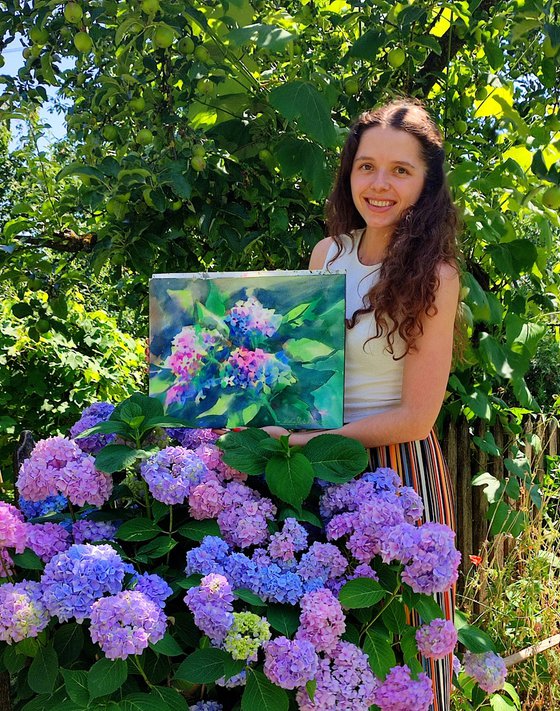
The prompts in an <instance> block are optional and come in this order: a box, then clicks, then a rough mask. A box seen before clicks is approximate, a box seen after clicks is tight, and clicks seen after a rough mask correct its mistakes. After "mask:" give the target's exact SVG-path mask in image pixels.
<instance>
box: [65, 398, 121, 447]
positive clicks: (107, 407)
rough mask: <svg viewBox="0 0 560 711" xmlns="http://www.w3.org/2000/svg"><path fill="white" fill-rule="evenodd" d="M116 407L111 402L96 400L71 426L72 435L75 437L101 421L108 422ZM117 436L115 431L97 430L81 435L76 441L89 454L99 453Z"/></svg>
mask: <svg viewBox="0 0 560 711" xmlns="http://www.w3.org/2000/svg"><path fill="white" fill-rule="evenodd" d="M114 409H115V406H114V405H111V403H110V402H94V403H93V405H90V406H89V407H86V409H85V410H84V411H83V412H82V415H81V417H80V419H79V420H78V421H77V422H76V424H75V425H72V427H71V428H70V437H72V438H73V439H75V438H76V437H77V436H78V435H79V434H81V433H82V432H85V430H89V429H90V427H94V426H95V425H98V424H99V423H100V422H106V421H107V420H108V419H109V417H110V415H111V413H112V412H113V410H114ZM115 436H116V435H115V434H113V433H109V434H103V433H101V432H97V433H96V434H91V435H88V436H87V437H80V438H78V439H76V442H77V444H78V446H79V447H80V449H81V450H82V451H84V452H87V453H88V454H97V452H99V450H100V449H102V448H103V447H104V446H105V445H106V444H110V443H111V442H113V441H114V439H115Z"/></svg>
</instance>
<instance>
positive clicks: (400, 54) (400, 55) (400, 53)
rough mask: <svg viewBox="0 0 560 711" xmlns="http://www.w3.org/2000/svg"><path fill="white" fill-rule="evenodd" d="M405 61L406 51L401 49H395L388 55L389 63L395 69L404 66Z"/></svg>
mask: <svg viewBox="0 0 560 711" xmlns="http://www.w3.org/2000/svg"><path fill="white" fill-rule="evenodd" d="M405 59H406V55H405V53H404V49H401V48H400V47H395V48H394V49H392V50H391V51H390V52H389V54H388V55H387V61H388V62H389V64H390V65H391V66H392V67H393V69H398V68H399V67H400V66H401V65H402V64H404V60H405Z"/></svg>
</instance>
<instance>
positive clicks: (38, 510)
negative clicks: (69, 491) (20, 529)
mask: <svg viewBox="0 0 560 711" xmlns="http://www.w3.org/2000/svg"><path fill="white" fill-rule="evenodd" d="M18 506H19V508H20V511H21V512H22V514H23V515H24V516H25V518H26V519H27V520H29V519H30V518H39V517H40V516H46V515H47V514H50V513H60V512H61V511H64V509H65V508H66V507H67V506H68V500H67V499H66V497H65V496H62V495H61V494H57V495H56V496H47V498H46V499H43V500H42V501H28V500H27V499H25V498H24V497H23V496H20V497H19V501H18Z"/></svg>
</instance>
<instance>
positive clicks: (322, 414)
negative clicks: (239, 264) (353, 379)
mask: <svg viewBox="0 0 560 711" xmlns="http://www.w3.org/2000/svg"><path fill="white" fill-rule="evenodd" d="M344 316H345V275H344V274H336V273H335V274H330V273H325V272H310V271H296V272H294V271H273V272H229V273H228V272H220V273H214V274H212V273H201V274H160V275H155V276H154V277H153V278H152V279H151V281H150V395H151V396H152V397H155V398H157V399H159V400H160V401H161V402H162V404H163V406H164V408H165V411H166V413H167V414H169V415H172V416H174V417H179V418H181V419H183V420H185V421H186V422H187V423H188V424H189V426H191V427H214V428H219V427H227V428H231V427H240V426H248V425H250V426H252V427H261V426H264V425H273V424H275V425H281V426H283V427H288V428H298V429H329V428H334V427H340V426H341V425H342V423H343V422H342V416H343V378H344Z"/></svg>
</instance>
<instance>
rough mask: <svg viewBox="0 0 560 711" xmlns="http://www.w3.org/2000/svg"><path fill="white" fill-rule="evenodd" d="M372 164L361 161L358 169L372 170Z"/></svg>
mask: <svg viewBox="0 0 560 711" xmlns="http://www.w3.org/2000/svg"><path fill="white" fill-rule="evenodd" d="M372 169H373V166H372V164H371V163H362V165H361V166H360V170H372Z"/></svg>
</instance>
